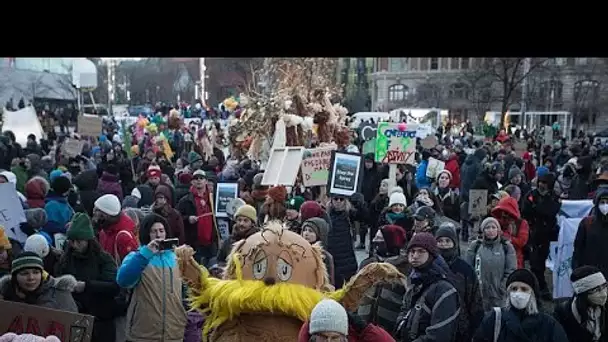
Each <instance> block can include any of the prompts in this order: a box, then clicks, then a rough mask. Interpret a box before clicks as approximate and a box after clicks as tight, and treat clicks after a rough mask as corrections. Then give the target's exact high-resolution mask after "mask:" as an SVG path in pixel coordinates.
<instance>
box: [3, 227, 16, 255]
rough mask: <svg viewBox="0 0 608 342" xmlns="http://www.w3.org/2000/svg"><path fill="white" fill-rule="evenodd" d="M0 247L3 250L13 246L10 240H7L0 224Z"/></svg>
mask: <svg viewBox="0 0 608 342" xmlns="http://www.w3.org/2000/svg"><path fill="white" fill-rule="evenodd" d="M0 248H2V249H3V250H7V249H12V248H13V246H12V245H11V242H10V241H9V240H8V236H6V233H5V232H4V227H2V226H0Z"/></svg>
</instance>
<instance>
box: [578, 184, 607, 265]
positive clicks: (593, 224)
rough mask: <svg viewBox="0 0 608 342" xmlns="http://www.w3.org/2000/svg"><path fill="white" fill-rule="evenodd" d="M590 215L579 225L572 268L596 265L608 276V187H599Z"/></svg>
mask: <svg viewBox="0 0 608 342" xmlns="http://www.w3.org/2000/svg"><path fill="white" fill-rule="evenodd" d="M593 204H594V207H593V209H592V210H591V213H590V214H589V216H587V217H585V218H583V219H582V220H581V222H580V223H579V225H578V229H577V231H576V237H575V238H574V251H573V253H572V269H576V268H579V267H581V266H585V265H588V266H595V267H597V268H599V269H600V271H602V274H604V277H608V248H606V242H608V187H602V188H599V189H598V191H597V192H596V194H595V200H594V202H593Z"/></svg>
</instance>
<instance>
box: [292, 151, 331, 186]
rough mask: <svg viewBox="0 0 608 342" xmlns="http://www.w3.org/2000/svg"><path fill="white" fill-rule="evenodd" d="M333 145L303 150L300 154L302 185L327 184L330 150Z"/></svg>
mask: <svg viewBox="0 0 608 342" xmlns="http://www.w3.org/2000/svg"><path fill="white" fill-rule="evenodd" d="M335 149H336V147H335V146H331V147H320V148H315V149H310V150H305V151H304V155H303V156H302V165H301V166H300V167H301V169H302V182H303V183H304V186H321V185H326V184H327V176H328V175H329V166H330V162H331V151H333V150H335Z"/></svg>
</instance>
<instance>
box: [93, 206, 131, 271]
mask: <svg viewBox="0 0 608 342" xmlns="http://www.w3.org/2000/svg"><path fill="white" fill-rule="evenodd" d="M92 222H93V228H94V229H95V230H96V231H97V232H98V234H99V244H100V245H101V247H102V248H103V250H104V251H105V252H106V253H108V254H110V255H111V256H112V257H113V258H114V260H115V261H116V263H117V264H118V265H120V264H121V262H122V260H123V259H124V258H125V257H126V256H127V254H129V253H130V252H132V251H134V250H136V249H137V248H138V247H139V244H138V243H137V240H135V236H134V230H135V223H133V221H132V220H131V219H130V218H129V217H128V216H127V215H126V214H124V213H123V212H122V211H121V207H120V201H119V200H118V197H116V196H114V195H103V196H101V197H99V198H98V199H97V201H95V208H94V209H93V218H92Z"/></svg>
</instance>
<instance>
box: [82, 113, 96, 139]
mask: <svg viewBox="0 0 608 342" xmlns="http://www.w3.org/2000/svg"><path fill="white" fill-rule="evenodd" d="M101 129H102V119H101V118H100V117H98V116H95V115H80V116H79V117H78V134H79V135H80V136H85V137H98V136H99V135H100V134H101Z"/></svg>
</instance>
